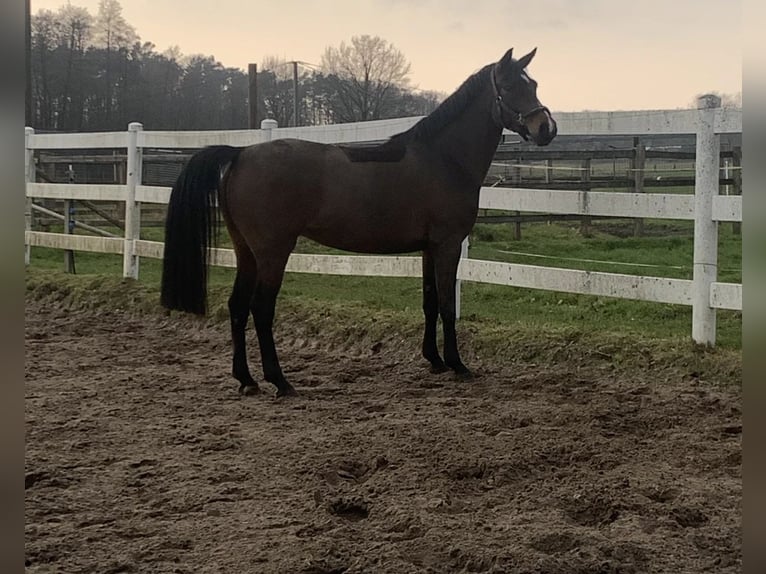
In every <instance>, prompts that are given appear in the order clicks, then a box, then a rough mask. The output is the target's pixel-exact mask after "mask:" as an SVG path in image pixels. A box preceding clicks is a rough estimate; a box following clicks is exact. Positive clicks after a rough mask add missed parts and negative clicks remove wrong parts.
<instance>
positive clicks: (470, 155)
mask: <svg viewBox="0 0 766 574" xmlns="http://www.w3.org/2000/svg"><path fill="white" fill-rule="evenodd" d="M502 133H503V130H502V128H501V127H499V126H498V125H497V123H496V122H495V121H494V120H493V119H492V100H491V96H490V95H489V94H487V93H484V94H481V95H480V96H479V97H476V98H475V99H474V101H473V102H471V104H470V105H468V106H467V107H466V109H465V110H463V112H462V113H461V114H460V115H459V116H458V117H457V118H455V120H454V121H453V122H452V123H451V124H450V125H449V126H448V127H447V128H446V129H444V130H443V131H442V132H441V133H440V134H439V136H438V137H437V141H436V143H437V146H438V147H439V149H440V150H441V152H442V153H443V154H444V155H446V156H447V157H448V159H449V160H450V161H451V162H454V163H457V164H458V165H459V166H460V168H461V171H463V172H464V174H465V175H466V176H467V177H468V179H470V181H471V183H472V185H475V186H476V187H478V186H480V185H481V184H482V182H483V181H484V178H485V177H486V175H487V171H489V167H490V165H491V164H492V159H493V158H494V157H495V152H496V151H497V146H498V144H499V143H500V137H501V135H502Z"/></svg>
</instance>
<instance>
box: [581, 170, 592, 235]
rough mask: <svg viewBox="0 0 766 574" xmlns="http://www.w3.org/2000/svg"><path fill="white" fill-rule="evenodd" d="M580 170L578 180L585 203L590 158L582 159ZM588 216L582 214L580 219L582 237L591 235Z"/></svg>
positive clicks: (587, 190) (588, 188)
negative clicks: (580, 183)
mask: <svg viewBox="0 0 766 574" xmlns="http://www.w3.org/2000/svg"><path fill="white" fill-rule="evenodd" d="M581 167H582V171H581V172H580V173H581V176H580V180H581V181H582V186H581V188H580V189H581V190H582V193H583V196H584V200H583V201H584V203H585V204H587V203H588V200H587V194H588V192H589V191H590V158H586V159H584V160H582V166H581ZM590 221H591V219H590V217H589V216H587V215H586V216H583V218H582V219H581V220H580V233H581V234H582V235H583V237H590V235H591V229H590Z"/></svg>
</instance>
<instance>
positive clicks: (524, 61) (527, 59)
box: [518, 48, 537, 70]
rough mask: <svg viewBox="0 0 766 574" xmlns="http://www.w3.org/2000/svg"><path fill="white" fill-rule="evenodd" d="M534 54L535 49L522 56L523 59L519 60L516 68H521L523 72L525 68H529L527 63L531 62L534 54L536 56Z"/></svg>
mask: <svg viewBox="0 0 766 574" xmlns="http://www.w3.org/2000/svg"><path fill="white" fill-rule="evenodd" d="M536 53H537V48H535V49H534V50H532V51H531V52H530V53H529V54H527V55H526V56H523V57H522V58H521V59H520V60H519V62H518V66H519V68H521V69H522V70H523V69H524V68H526V67H527V66H529V63H530V62H531V61H532V58H534V57H535V54H536Z"/></svg>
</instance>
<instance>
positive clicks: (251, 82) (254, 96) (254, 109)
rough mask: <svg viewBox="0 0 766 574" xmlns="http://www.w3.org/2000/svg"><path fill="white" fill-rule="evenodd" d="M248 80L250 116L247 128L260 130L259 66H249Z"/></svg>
mask: <svg viewBox="0 0 766 574" xmlns="http://www.w3.org/2000/svg"><path fill="white" fill-rule="evenodd" d="M247 79H248V92H247V101H248V116H247V122H248V123H247V127H248V128H250V129H251V130H255V129H258V126H259V125H260V123H259V122H258V65H257V64H248V65H247Z"/></svg>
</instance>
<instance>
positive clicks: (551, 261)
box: [32, 220, 742, 349]
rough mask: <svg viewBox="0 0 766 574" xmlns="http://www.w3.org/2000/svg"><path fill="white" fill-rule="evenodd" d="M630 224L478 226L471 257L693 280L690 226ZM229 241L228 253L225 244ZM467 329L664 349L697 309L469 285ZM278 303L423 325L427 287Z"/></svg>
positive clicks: (393, 286)
mask: <svg viewBox="0 0 766 574" xmlns="http://www.w3.org/2000/svg"><path fill="white" fill-rule="evenodd" d="M631 226H632V222H630V221H628V220H623V221H622V222H616V221H598V222H594V223H593V224H592V226H591V229H592V234H591V236H590V237H583V236H582V235H581V234H580V232H579V223H577V222H573V223H571V224H563V223H558V224H556V223H554V224H550V225H548V224H545V223H541V224H525V225H524V231H523V235H522V239H521V240H519V241H516V240H514V239H513V229H512V226H511V225H507V224H491V225H490V224H480V225H477V226H476V227H475V229H474V232H473V233H472V236H471V240H470V241H471V248H470V252H469V255H470V257H472V258H476V259H485V260H497V261H508V262H514V263H524V264H532V265H544V266H549V267H566V268H572V269H588V270H593V271H604V272H615V273H624V274H636V275H639V274H640V275H652V276H664V277H674V278H683V279H691V277H692V248H693V242H692V234H693V228H692V224H691V222H672V223H668V222H660V221H646V222H645V235H644V236H643V237H639V238H634V237H620V236H619V235H625V233H624V231H625V230H626V229H628V228H632V227H631ZM719 235H720V240H719V281H724V282H735V283H738V282H741V237H740V236H738V235H734V234H733V233H732V231H731V226H730V225H721V226H720V234H719ZM142 237H143V238H145V239H152V240H161V239H162V230H161V229H159V228H148V229H146V230H144V231H143V232H142ZM227 239H228V238H226V239H225V240H224V241H223V242H222V243H223V245H222V246H226V244H227V243H228V241H227ZM298 251H302V252H328V250H326V249H325V248H323V247H321V246H318V245H316V244H313V243H311V242H309V241H303V240H302V241H301V242H300V243H299V245H298ZM75 257H76V259H75V261H76V271H77V273H78V274H81V275H107V276H115V277H119V276H120V274H121V270H122V257H121V256H111V255H104V254H92V253H77V254H76V256H75ZM62 261H63V255H62V252H60V251H55V250H51V249H44V248H34V249H33V250H32V266H33V267H34V268H39V269H61V268H62V265H63V264H62ZM233 274H234V272H233V270H231V269H222V268H215V269H213V270H212V272H211V287H212V290H214V291H216V290H217V291H220V292H221V293H225V292H226V290H228V289H229V288H230V286H231V284H232V282H233ZM140 277H141V279H140V281H141V283H144V284H146V285H147V286H148V287H149V288H151V289H156V287H157V286H158V285H159V281H160V262H159V261H156V260H150V259H146V258H144V259H142V260H141V267H140ZM462 293H463V300H462V314H463V321H465V322H467V323H470V324H475V325H477V326H481V325H487V326H494V325H498V324H500V325H503V326H504V327H506V328H510V329H516V330H518V331H519V332H528V333H534V332H539V331H561V330H566V331H569V332H579V333H591V334H602V335H604V336H606V337H609V336H625V335H628V336H633V337H637V338H642V339H643V338H650V339H657V340H664V341H674V342H676V343H677V342H683V341H686V342H688V341H690V333H691V308H690V307H686V306H678V305H666V304H659V303H648V302H641V301H627V300H621V299H611V298H605V297H594V296H586V295H573V294H566V293H558V292H548V291H538V290H529V289H521V288H514V287H504V286H496V285H483V284H476V283H469V282H466V283H464V284H463V291H462ZM281 298H282V299H281V300H285V301H286V300H294V301H296V302H299V303H300V302H303V303H307V304H310V305H317V304H319V305H321V304H323V303H326V304H338V303H341V304H342V305H345V306H353V307H355V308H357V309H360V310H364V309H369V310H370V311H390V312H402V313H405V314H410V315H412V317H414V318H419V317H420V314H421V311H420V306H421V302H420V301H421V293H420V280H419V279H414V278H413V279H410V278H372V277H349V276H320V275H304V274H288V275H287V277H286V280H285V284H284V287H283V291H282V295H281ZM741 330H742V317H741V313H740V312H730V311H719V312H718V331H717V345H718V346H719V347H720V348H724V349H740V348H741Z"/></svg>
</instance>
